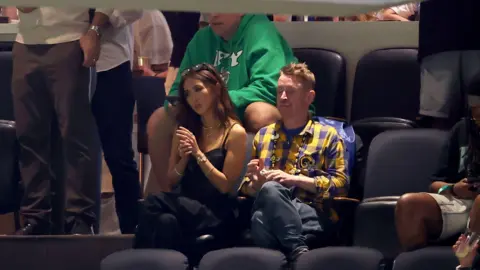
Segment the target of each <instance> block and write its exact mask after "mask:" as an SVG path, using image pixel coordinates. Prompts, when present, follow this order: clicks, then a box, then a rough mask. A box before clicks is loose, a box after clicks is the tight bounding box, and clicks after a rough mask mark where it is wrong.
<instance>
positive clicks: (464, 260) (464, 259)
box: [453, 234, 478, 267]
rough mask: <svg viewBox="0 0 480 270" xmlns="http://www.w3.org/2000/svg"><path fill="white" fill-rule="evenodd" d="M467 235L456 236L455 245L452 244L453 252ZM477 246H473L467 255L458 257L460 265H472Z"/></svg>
mask: <svg viewBox="0 0 480 270" xmlns="http://www.w3.org/2000/svg"><path fill="white" fill-rule="evenodd" d="M466 239H467V237H466V236H465V235H463V234H462V235H460V237H459V238H458V240H457V242H456V243H455V245H453V252H456V251H457V249H458V247H459V246H460V245H461V244H462V243H463V242H465V241H466ZM477 248H478V245H476V246H474V247H473V249H472V250H471V251H470V252H469V253H468V254H467V256H465V257H462V258H458V260H459V261H460V267H472V265H473V260H474V259H475V256H476V255H477Z"/></svg>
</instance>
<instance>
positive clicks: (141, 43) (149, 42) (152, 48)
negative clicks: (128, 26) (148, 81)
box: [133, 10, 173, 78]
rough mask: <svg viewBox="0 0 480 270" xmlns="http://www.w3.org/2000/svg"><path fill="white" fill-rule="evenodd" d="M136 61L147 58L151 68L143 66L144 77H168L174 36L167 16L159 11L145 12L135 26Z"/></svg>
mask: <svg viewBox="0 0 480 270" xmlns="http://www.w3.org/2000/svg"><path fill="white" fill-rule="evenodd" d="M133 36H134V41H135V42H134V59H135V60H136V59H138V57H145V58H147V59H148V60H149V63H150V66H142V67H140V69H141V70H142V75H143V76H153V77H162V78H166V77H167V72H168V65H169V62H170V58H171V56H172V51H173V41H172V34H171V33H170V27H169V26H168V23H167V20H166V19H165V16H164V15H163V14H162V12H160V11H159V10H145V11H144V12H143V16H142V18H140V19H139V20H138V21H136V22H135V23H134V24H133Z"/></svg>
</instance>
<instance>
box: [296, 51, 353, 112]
mask: <svg viewBox="0 0 480 270" xmlns="http://www.w3.org/2000/svg"><path fill="white" fill-rule="evenodd" d="M293 52H294V54H295V56H296V57H297V58H298V60H299V61H300V62H305V63H306V64H307V65H308V67H309V69H310V70H311V71H312V72H313V74H315V79H316V87H315V91H316V93H317V95H316V98H315V109H316V115H317V116H324V117H336V118H341V119H345V118H346V110H345V103H346V102H345V96H346V94H345V93H346V90H345V72H346V71H345V70H346V68H345V59H344V58H343V57H342V56H341V55H340V54H339V53H337V52H334V51H329V50H325V49H315V48H297V49H293Z"/></svg>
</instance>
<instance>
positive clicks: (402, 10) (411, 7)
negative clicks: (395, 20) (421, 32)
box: [391, 3, 417, 19]
mask: <svg viewBox="0 0 480 270" xmlns="http://www.w3.org/2000/svg"><path fill="white" fill-rule="evenodd" d="M391 9H392V10H393V12H395V13H396V14H397V15H399V16H402V17H403V18H405V19H408V17H410V16H412V15H413V14H415V12H416V11H417V4H416V3H411V4H405V5H400V6H396V7H391Z"/></svg>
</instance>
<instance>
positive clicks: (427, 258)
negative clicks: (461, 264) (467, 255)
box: [393, 247, 458, 270]
mask: <svg viewBox="0 0 480 270" xmlns="http://www.w3.org/2000/svg"><path fill="white" fill-rule="evenodd" d="M457 265H458V259H457V258H456V257H455V254H454V253H453V252H452V248H451V247H427V248H424V249H419V250H416V251H412V252H406V253H402V254H400V255H399V256H398V257H397V258H396V259H395V262H394V264H393V270H454V269H455V267H457Z"/></svg>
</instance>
